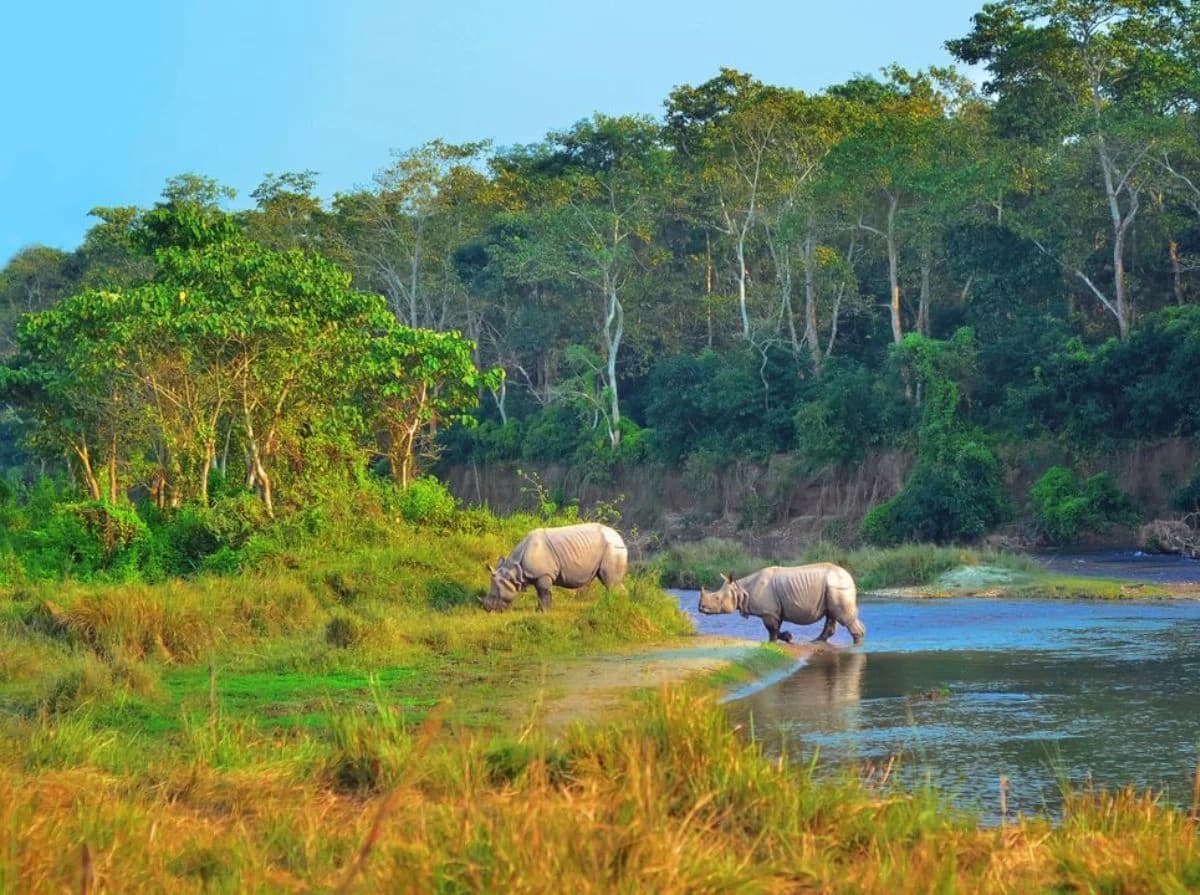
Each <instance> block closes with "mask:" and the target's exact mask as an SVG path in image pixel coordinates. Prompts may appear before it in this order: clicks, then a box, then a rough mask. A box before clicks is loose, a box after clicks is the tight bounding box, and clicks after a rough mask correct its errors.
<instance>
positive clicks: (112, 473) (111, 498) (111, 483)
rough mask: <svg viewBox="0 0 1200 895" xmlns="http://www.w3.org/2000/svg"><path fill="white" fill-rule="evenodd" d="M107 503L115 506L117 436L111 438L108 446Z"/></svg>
mask: <svg viewBox="0 0 1200 895" xmlns="http://www.w3.org/2000/svg"><path fill="white" fill-rule="evenodd" d="M108 449H109V454H108V502H109V503H111V504H112V505H113V506H116V505H117V493H118V488H117V436H116V435H114V436H113V437H112V440H111V442H110V443H109V446H108Z"/></svg>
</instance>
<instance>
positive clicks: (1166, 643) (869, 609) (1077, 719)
mask: <svg viewBox="0 0 1200 895" xmlns="http://www.w3.org/2000/svg"><path fill="white" fill-rule="evenodd" d="M689 604H690V605H689ZM681 605H683V606H684V608H687V609H694V606H695V603H694V599H690V600H689V599H685V598H683V597H681ZM862 614H863V620H864V621H865V622H866V624H867V627H868V635H867V642H866V644H865V645H864V646H863V647H859V648H854V647H845V648H842V649H839V650H838V651H836V652H832V653H829V654H818V655H817V656H815V657H813V659H812V660H810V662H809V663H808V664H807V665H805V666H804V667H802V668H800V669H799V670H798V671H796V672H795V673H794V674H792V675H790V676H788V677H785V678H783V679H782V680H780V681H778V682H776V683H774V684H772V685H769V686H766V687H762V688H759V689H757V690H753V691H750V692H748V693H747V694H746V695H745V696H743V697H742V698H737V699H733V700H731V701H730V702H729V703H728V704H727V710H728V712H729V714H730V716H731V720H733V721H734V722H735V723H739V724H742V726H743V729H746V730H753V731H754V733H755V736H756V737H757V738H758V739H760V740H762V741H763V743H764V745H765V748H766V749H767V750H768V752H773V753H778V752H779V751H780V750H786V751H787V752H788V753H789V754H790V755H791V756H793V757H795V758H797V759H800V760H807V759H809V758H811V756H812V755H813V753H814V751H815V750H819V753H820V757H821V760H822V761H823V762H826V763H827V764H830V765H836V764H840V763H842V762H844V761H845V760H849V759H857V760H862V761H869V762H872V763H876V764H880V763H884V762H887V761H888V760H889V759H890V758H891V757H893V756H899V759H900V764H899V767H900V770H899V774H900V775H901V778H902V779H904V780H905V781H906V782H909V783H919V782H923V781H925V780H927V779H929V780H932V781H933V782H935V783H936V784H937V785H938V787H939V788H940V789H941V790H943V791H945V792H947V793H949V794H950V795H951V796H952V797H953V798H954V799H955V801H957V802H959V803H960V804H963V805H965V806H969V807H973V808H976V809H978V810H980V811H981V812H982V813H983V816H984V817H985V819H987V818H989V817H990V818H991V819H995V812H996V810H997V805H998V781H999V777H1000V775H1005V776H1006V777H1007V778H1008V779H1009V781H1010V790H1009V798H1008V805H1009V810H1010V811H1022V812H1033V811H1050V812H1051V813H1053V812H1054V811H1055V810H1056V809H1057V807H1058V805H1059V802H1060V799H1059V792H1060V784H1061V783H1062V782H1063V781H1069V782H1070V783H1072V784H1073V785H1076V786H1081V785H1083V786H1086V785H1088V784H1089V782H1090V783H1095V784H1097V785H1103V786H1106V787H1120V786H1124V785H1126V784H1132V785H1134V786H1136V787H1139V788H1146V787H1150V788H1155V789H1164V790H1165V794H1166V797H1167V798H1168V799H1170V800H1171V801H1174V802H1176V803H1178V804H1183V805H1186V804H1188V803H1189V802H1190V798H1191V783H1192V778H1193V774H1194V772H1195V769H1196V762H1197V758H1198V756H1200V602H1197V601H1184V600H1181V601H1160V602H1144V603H1126V602H1122V603H1119V604H1116V603H1098V602H1071V601H1041V600H1011V601H1009V600H995V599H981V598H966V599H956V600H939V601H931V600H905V599H886V600H883V599H870V598H867V599H865V600H864V601H863V605H862ZM698 626H700V627H701V628H703V620H701V621H700V622H698ZM817 629H819V625H818V626H816V627H815V629H814V630H817ZM706 633H708V632H706ZM807 633H808V631H807V630H806V629H801V630H799V631H798V632H797V634H798V635H804V634H807ZM743 636H750V637H753V638H755V639H762V636H763V635H762V633H761V626H760V628H759V630H757V631H753V629H751V631H748V632H747V633H746V634H745V635H743Z"/></svg>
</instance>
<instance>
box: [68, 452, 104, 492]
mask: <svg viewBox="0 0 1200 895" xmlns="http://www.w3.org/2000/svg"><path fill="white" fill-rule="evenodd" d="M71 448H72V450H74V451H75V456H77V457H78V458H79V468H80V470H81V471H82V473H83V482H84V484H85V485H87V489H88V495H89V496H90V497H91V498H92V500H99V499H100V482H99V480H98V479H97V478H96V473H95V470H93V469H92V455H91V452H90V451H89V450H88V446H87V442H86V441H80V442H79V443H78V444H73V445H71Z"/></svg>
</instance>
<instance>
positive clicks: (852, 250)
mask: <svg viewBox="0 0 1200 895" xmlns="http://www.w3.org/2000/svg"><path fill="white" fill-rule="evenodd" d="M862 229H863V225H862V215H861V214H860V215H859V217H858V225H857V226H856V227H855V228H854V229H853V230H851V231H850V244H849V245H848V246H847V247H846V266H847V267H848V268H850V269H851V270H854V258H855V256H856V255H857V254H858V234H859V231H860V230H862ZM845 297H846V283H845V281H844V280H843V281H842V282H840V283H838V287H837V291H836V292H835V293H834V295H833V309H832V311H831V313H830V316H829V341H828V342H826V343H825V357H826V358H829V357H832V356H833V346H834V345H835V344H837V336H838V315H839V314H840V313H841V310H842V300H843V299H844V298H845Z"/></svg>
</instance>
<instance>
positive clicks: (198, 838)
mask: <svg viewBox="0 0 1200 895" xmlns="http://www.w3.org/2000/svg"><path fill="white" fill-rule="evenodd" d="M444 733H445V732H444V731H443V730H442V729H441V728H440V726H439V724H438V723H437V722H436V721H433V722H427V723H426V725H425V726H424V728H423V729H421V730H418V731H413V732H412V734H411V736H412V740H411V745H412V747H413V748H412V749H411V751H410V752H409V755H408V757H407V758H406V760H405V762H404V764H403V766H402V767H401V768H400V769H399V773H398V775H397V776H396V777H395V778H394V779H393V780H392V781H391V784H390V786H389V787H388V788H384V789H379V790H367V791H353V792H345V791H339V790H338V789H337V788H336V787H334V786H331V785H330V784H329V780H328V779H327V778H326V777H325V776H324V775H322V774H321V773H318V772H314V771H313V769H312V765H309V764H306V763H304V762H292V761H287V760H276V761H259V762H258V763H257V764H255V765H254V766H251V767H244V768H238V769H233V770H219V769H214V768H213V767H211V766H209V765H207V764H205V763H203V762H200V763H193V764H190V765H181V766H176V767H168V768H165V769H164V768H159V769H147V770H146V771H145V772H143V773H141V774H138V775H134V776H126V777H116V776H112V775H106V774H103V773H100V772H98V771H96V770H93V769H89V768H87V767H81V768H73V769H67V770H47V771H38V772H22V771H21V770H19V769H17V768H14V767H12V766H11V765H8V764H5V765H0V890H2V891H61V890H64V889H66V890H79V888H80V885H81V882H82V879H83V875H84V873H85V869H84V857H83V855H84V847H85V846H86V850H87V854H88V860H89V863H90V869H89V870H88V871H87V872H88V873H89V874H90V890H91V891H95V892H137V891H160V890H170V891H182V892H189V891H239V892H240V891H271V892H275V891H278V892H288V891H311V890H313V889H317V890H321V891H347V892H377V891H389V892H435V891H446V892H500V891H505V892H580V893H591V892H596V893H601V892H605V893H607V892H662V893H675V892H680V893H682V892H829V893H841V892H865V893H889V895H890V893H909V892H911V893H918V892H920V893H924V892H971V893H976V892H977V893H1002V892H1004V893H1008V892H1038V891H1043V892H1064V891H1082V892H1087V891H1112V892H1146V893H1150V892H1185V891H1191V890H1194V887H1195V886H1196V885H1198V884H1200V843H1198V841H1197V836H1196V830H1195V827H1194V825H1193V824H1192V822H1190V821H1189V820H1188V819H1187V817H1186V816H1185V815H1184V814H1182V813H1180V812H1177V811H1174V810H1172V809H1169V808H1167V807H1164V806H1163V805H1161V804H1160V803H1159V802H1158V801H1157V800H1156V799H1154V798H1153V797H1152V796H1147V795H1144V794H1137V793H1133V792H1117V793H1083V794H1077V795H1075V796H1072V797H1071V798H1069V799H1068V802H1067V811H1066V816H1065V820H1064V821H1063V823H1062V824H1061V825H1059V826H1057V827H1055V826H1052V825H1050V824H1049V823H1048V822H1046V821H1044V820H1038V819H1021V820H1017V821H1015V822H1011V823H1008V824H1006V825H1005V826H1003V827H1000V828H996V829H981V828H978V827H976V826H975V825H974V823H973V822H972V820H971V818H969V817H963V816H959V815H957V814H955V813H954V812H952V811H950V810H948V809H946V808H945V806H943V805H939V804H938V803H937V802H936V800H934V799H933V798H932V797H931V796H929V795H928V794H908V793H903V792H897V791H893V790H889V789H886V788H885V789H882V790H880V789H876V788H872V787H870V786H868V785H866V784H864V783H863V782H862V780H861V778H859V777H857V776H856V775H855V774H854V773H852V772H850V771H848V772H847V773H846V774H844V775H842V776H841V777H837V778H835V779H832V780H817V779H814V778H813V777H812V776H810V774H809V772H808V771H807V769H803V768H794V767H789V766H787V765H786V764H781V763H779V762H777V761H771V760H768V759H767V758H765V757H764V756H763V755H762V754H761V753H760V752H759V751H758V749H757V748H756V747H755V746H753V745H749V744H747V743H745V742H744V741H743V740H741V739H740V738H739V737H738V736H737V735H736V734H735V733H734V732H733V731H731V730H730V729H729V727H728V725H727V724H726V723H725V721H724V718H723V715H722V714H721V712H720V711H719V710H718V709H717V708H715V707H714V706H712V705H711V703H709V702H706V701H704V700H702V699H697V698H696V697H695V696H688V695H685V694H683V693H681V692H678V691H664V692H663V693H662V694H661V697H660V698H659V699H658V700H655V701H653V702H650V703H648V704H646V705H644V706H643V707H642V708H641V709H640V712H639V714H638V715H637V717H636V718H635V719H634V720H631V721H626V722H622V723H612V724H609V725H607V726H604V727H600V728H597V729H593V730H584V729H582V728H575V729H573V730H572V731H571V732H570V733H569V734H568V735H567V736H566V737H564V738H563V739H561V740H558V741H553V742H548V741H544V740H540V739H539V738H538V737H537V736H536V735H535V734H533V733H531V732H528V731H527V732H526V733H525V735H524V737H523V738H521V739H518V740H516V741H511V742H509V743H508V744H507V745H506V746H505V748H499V747H498V746H497V744H495V743H494V742H493V743H489V742H487V741H485V740H483V739H473V738H472V739H467V740H462V741H454V740H452V739H450V738H447V737H446V736H445V735H444ZM518 747H520V748H518ZM326 748H330V749H336V747H332V746H329V745H328V744H327V746H326ZM332 754H333V753H332V752H331V753H330V755H332ZM514 756H515V757H514Z"/></svg>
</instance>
